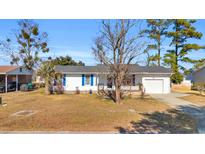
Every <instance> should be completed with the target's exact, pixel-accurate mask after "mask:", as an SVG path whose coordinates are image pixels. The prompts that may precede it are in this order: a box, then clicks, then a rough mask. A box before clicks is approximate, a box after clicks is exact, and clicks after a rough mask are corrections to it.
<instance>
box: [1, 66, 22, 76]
mask: <svg viewBox="0 0 205 154" xmlns="http://www.w3.org/2000/svg"><path fill="white" fill-rule="evenodd" d="M18 67H19V66H0V73H3V74H4V73H8V72H10V71H13V70H15V69H17V68H18Z"/></svg>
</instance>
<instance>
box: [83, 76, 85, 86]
mask: <svg viewBox="0 0 205 154" xmlns="http://www.w3.org/2000/svg"><path fill="white" fill-rule="evenodd" d="M84 85H85V74H82V86H84Z"/></svg>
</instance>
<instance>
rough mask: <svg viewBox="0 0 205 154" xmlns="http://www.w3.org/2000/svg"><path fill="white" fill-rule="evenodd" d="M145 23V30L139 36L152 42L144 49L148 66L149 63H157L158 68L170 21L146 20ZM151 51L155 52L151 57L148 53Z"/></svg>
mask: <svg viewBox="0 0 205 154" xmlns="http://www.w3.org/2000/svg"><path fill="white" fill-rule="evenodd" d="M146 21H147V28H146V29H144V30H142V31H141V34H142V35H143V36H146V37H148V38H149V39H150V40H151V41H152V43H151V44H149V45H148V47H147V49H146V54H149V56H148V59H147V60H148V64H150V62H153V63H154V62H157V65H158V66H160V64H161V50H162V43H163V41H164V39H165V35H166V34H167V29H168V27H169V25H170V21H169V20H165V19H148V20H146ZM152 50H156V51H157V53H156V54H154V55H151V54H150V53H149V52H150V51H152Z"/></svg>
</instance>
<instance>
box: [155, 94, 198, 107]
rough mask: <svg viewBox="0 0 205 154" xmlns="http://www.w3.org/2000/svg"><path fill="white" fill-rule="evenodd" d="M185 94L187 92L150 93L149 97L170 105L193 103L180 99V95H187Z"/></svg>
mask: <svg viewBox="0 0 205 154" xmlns="http://www.w3.org/2000/svg"><path fill="white" fill-rule="evenodd" d="M187 95H189V94H182V93H170V94H151V97H153V98H155V99H157V100H159V101H160V102H164V103H167V104H168V105H170V106H171V107H178V106H187V105H188V106H189V105H195V104H193V103H191V102H189V101H185V100H183V99H180V97H183V96H187Z"/></svg>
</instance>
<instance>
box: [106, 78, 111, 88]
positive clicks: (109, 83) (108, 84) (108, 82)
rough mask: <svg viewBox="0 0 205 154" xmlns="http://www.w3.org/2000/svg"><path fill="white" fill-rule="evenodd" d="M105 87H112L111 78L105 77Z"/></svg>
mask: <svg viewBox="0 0 205 154" xmlns="http://www.w3.org/2000/svg"><path fill="white" fill-rule="evenodd" d="M107 87H108V88H112V78H111V77H108V78H107Z"/></svg>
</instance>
